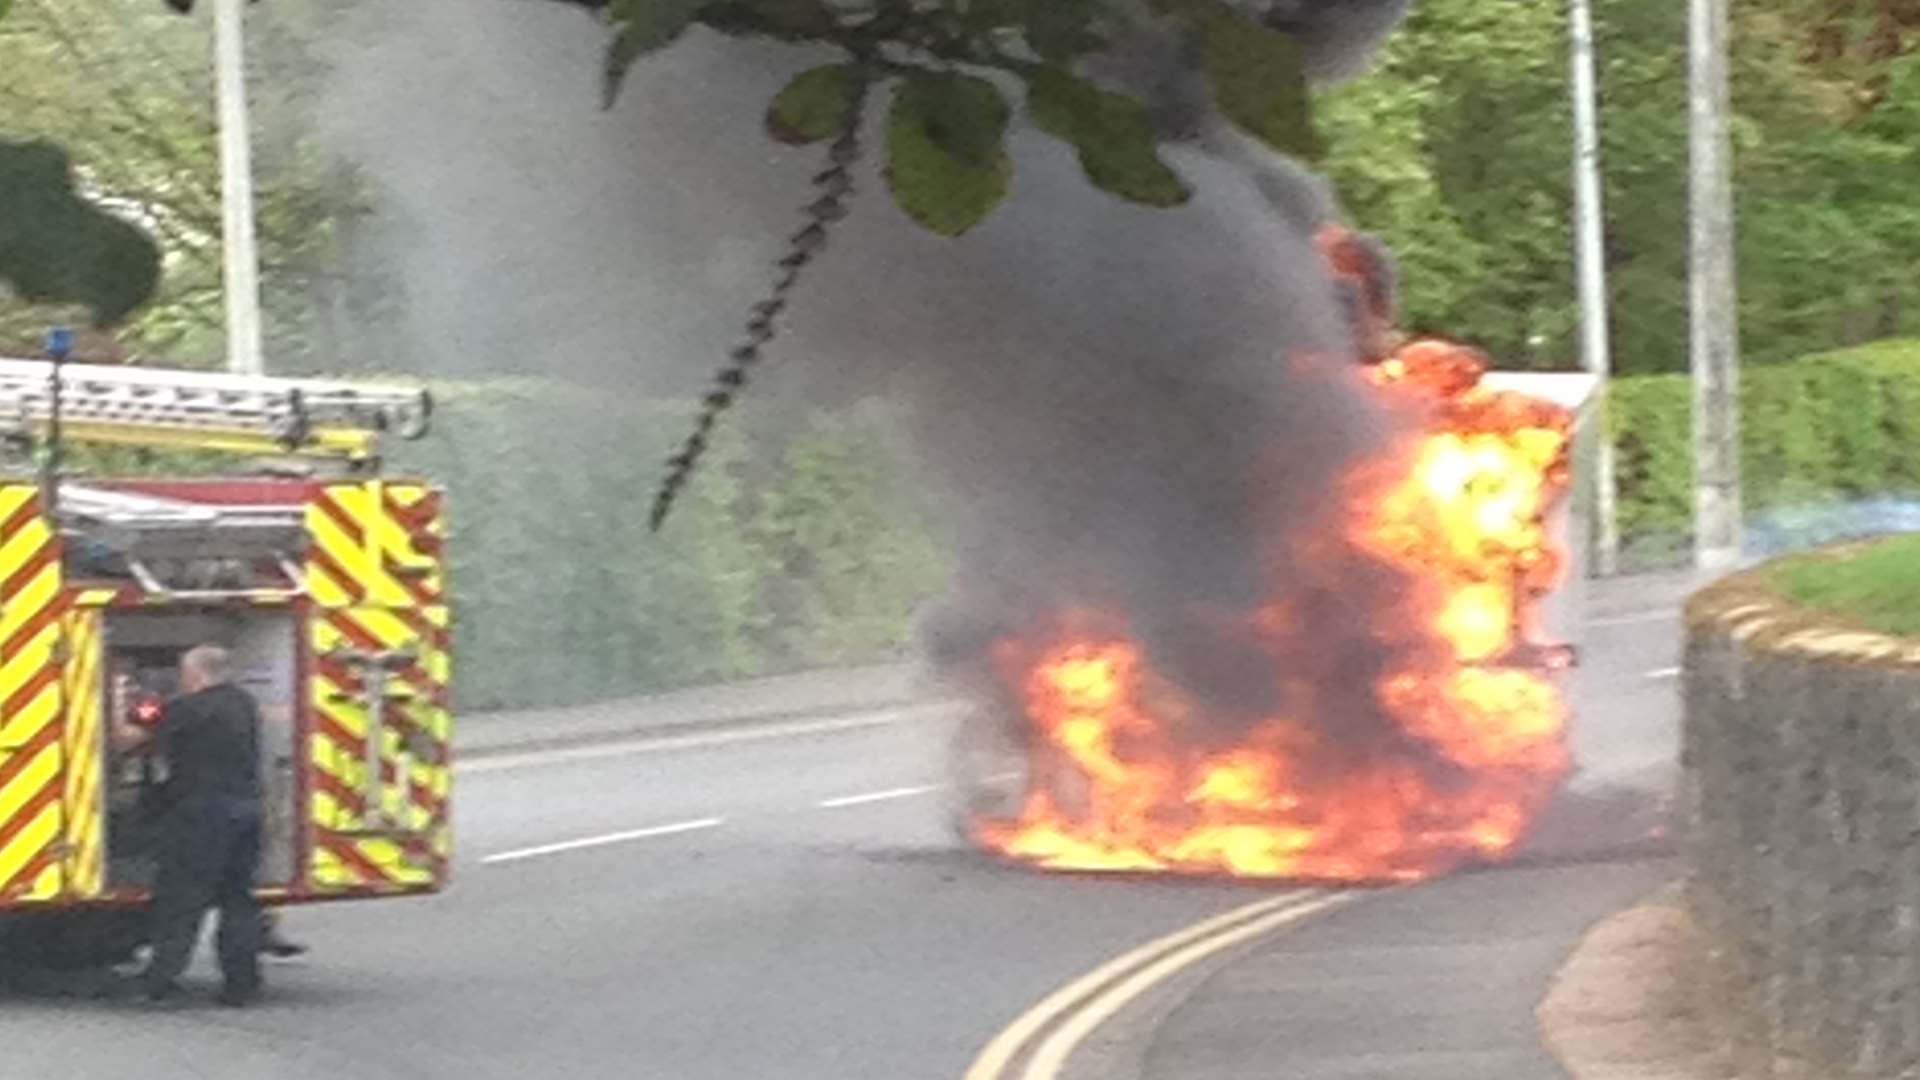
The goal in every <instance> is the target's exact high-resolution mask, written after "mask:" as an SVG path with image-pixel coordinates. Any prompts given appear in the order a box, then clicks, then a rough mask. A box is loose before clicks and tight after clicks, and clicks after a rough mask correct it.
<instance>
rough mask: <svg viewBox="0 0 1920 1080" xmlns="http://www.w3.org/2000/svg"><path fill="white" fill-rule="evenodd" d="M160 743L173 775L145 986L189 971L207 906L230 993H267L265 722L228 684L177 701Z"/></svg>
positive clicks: (162, 984) (164, 988) (160, 986)
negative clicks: (259, 874) (214, 915)
mask: <svg viewBox="0 0 1920 1080" xmlns="http://www.w3.org/2000/svg"><path fill="white" fill-rule="evenodd" d="M161 737H162V739H163V740H164V746H165V750H166V754H167V762H168V766H169V770H170V771H169V775H168V778H167V782H166V785H165V789H164V795H163V797H162V799H161V806H162V810H161V824H160V839H159V856H160V866H159V873H158V877H157V879H156V881H155V883H154V892H153V959H152V961H151V962H150V963H149V964H148V966H147V971H146V975H145V983H146V990H147V992H148V993H149V994H151V995H154V996H162V995H164V994H166V993H168V992H170V991H171V990H172V989H173V986H174V980H176V979H178V978H179V977H180V974H181V973H182V972H183V971H185V970H186V967H187V962H188V960H189V959H191V957H192V955H193V947H194V944H195V942H196V941H197V940H198V938H199V936H200V925H201V922H202V920H203V918H204V917H205V915H206V912H207V909H208V908H211V907H218V908H219V909H220V938H219V950H220V969H221V972H222V974H223V975H224V976H225V977H226V996H228V997H229V998H236V999H243V998H247V997H251V996H252V995H253V994H254V993H256V992H257V991H258V990H259V988H260V946H261V929H262V915H261V911H260V905H259V902H258V901H256V900H255V899H254V896H253V879H254V874H255V872H256V871H257V870H258V868H259V865H260V830H261V819H262V816H263V809H262V805H261V796H260V718H259V713H258V711H257V710H256V709H255V707H254V703H253V699H252V698H251V697H249V696H248V695H247V692H246V691H244V690H242V689H240V688H239V687H237V686H233V685H231V684H226V683H223V684H221V685H218V686H212V687H208V688H207V689H205V690H201V691H199V692H198V693H194V694H189V695H187V696H185V697H181V698H177V699H175V700H174V701H173V702H172V703H171V704H170V705H168V707H167V715H166V719H165V721H164V722H163V724H162V727H161Z"/></svg>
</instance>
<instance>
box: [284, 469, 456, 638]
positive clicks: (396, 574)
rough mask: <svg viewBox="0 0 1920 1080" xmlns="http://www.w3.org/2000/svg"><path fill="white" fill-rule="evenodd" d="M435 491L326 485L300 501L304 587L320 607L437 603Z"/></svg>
mask: <svg viewBox="0 0 1920 1080" xmlns="http://www.w3.org/2000/svg"><path fill="white" fill-rule="evenodd" d="M440 503H441V500H440V494H439V492H437V491H434V490H433V489H431V488H428V487H424V486H421V485H418V484H389V483H384V482H381V481H377V480H376V481H369V482H367V483H362V484H330V485H328V486H326V487H325V488H323V489H321V490H320V491H319V492H318V493H316V494H315V495H314V496H313V499H312V501H311V502H309V503H308V506H307V535H308V537H309V538H310V539H311V541H312V543H311V544H310V545H309V546H308V551H307V580H308V591H309V593H310V594H311V595H312V597H313V599H314V601H315V602H316V603H319V604H321V605H322V606H324V607H359V606H376V607H386V608H403V607H424V606H429V605H433V604H438V603H440V602H441V596H442V592H443V589H444V584H445V583H444V582H443V580H442V571H441V565H440V554H441V549H442V547H443V545H444V538H445V527H444V523H443V522H442V520H441V514H440Z"/></svg>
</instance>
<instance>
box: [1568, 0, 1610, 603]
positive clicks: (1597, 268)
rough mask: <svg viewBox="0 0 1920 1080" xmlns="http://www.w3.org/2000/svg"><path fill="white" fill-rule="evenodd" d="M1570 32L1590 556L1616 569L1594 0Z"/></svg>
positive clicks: (1580, 2) (1574, 12)
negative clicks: (1589, 380) (1589, 452)
mask: <svg viewBox="0 0 1920 1080" xmlns="http://www.w3.org/2000/svg"><path fill="white" fill-rule="evenodd" d="M1567 16H1568V18H1567V22H1568V36H1569V37H1570V38H1571V39H1572V52H1573V56H1572V65H1573V191H1574V238H1575V249H1576V252H1577V262H1578V266H1579V275H1580V363H1581V366H1582V367H1584V368H1585V369H1586V370H1587V371H1588V372H1589V373H1590V374H1592V375H1594V376H1595V377H1596V378H1597V379H1598V380H1599V384H1598V387H1597V388H1596V390H1595V399H1594V411H1593V420H1592V422H1593V423H1594V424H1595V425H1597V427H1598V429H1599V430H1598V431H1597V432H1596V433H1595V435H1594V443H1593V445H1594V463H1593V505H1592V507H1591V508H1590V509H1591V512H1592V514H1593V545H1594V548H1593V562H1594V570H1595V572H1596V573H1598V574H1600V575H1601V576H1606V575H1609V574H1612V573H1614V572H1615V571H1616V570H1618V569H1619V562H1620V533H1619V526H1618V523H1617V522H1616V521H1615V519H1614V503H1615V501H1616V497H1617V492H1616V490H1615V487H1614V484H1615V479H1614V475H1613V433H1612V432H1611V431H1610V430H1609V429H1608V421H1607V384H1608V381H1609V380H1610V379H1611V378H1612V375H1613V357H1612V350H1611V346H1610V344H1609V342H1608V340H1607V270H1606V256H1605V251H1604V247H1603V231H1604V229H1605V225H1606V217H1605V214H1604V212H1603V207H1602V203H1601V189H1600V133H1599V128H1600V123H1599V119H1598V117H1597V115H1596V109H1595V107H1594V97H1595V89H1594V74H1593V7H1592V3H1591V0H1568V5H1567Z"/></svg>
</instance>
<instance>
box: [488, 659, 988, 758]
mask: <svg viewBox="0 0 1920 1080" xmlns="http://www.w3.org/2000/svg"><path fill="white" fill-rule="evenodd" d="M949 698H950V695H948V694H945V693H943V692H942V691H941V689H940V688H939V687H938V686H937V685H935V684H934V682H933V681H932V680H931V679H930V678H928V677H927V676H926V675H925V674H924V672H923V671H922V670H921V669H920V668H919V667H918V666H917V665H913V664H905V663H901V664H881V665H873V666H869V667H860V668H841V669H831V670H824V671H808V672H801V673H798V674H792V675H777V676H770V677H767V678H762V679H754V680H750V681H747V682H738V683H728V684H724V685H719V686H705V687H695V688H690V689H686V690H676V691H672V692H669V693H663V694H652V695H647V696H644V697H635V698H626V699H621V700H618V701H609V702H598V703H594V704H590V705H579V706H571V707H567V708H553V709H519V710H505V711H499V712H484V713H475V714H471V715H463V716H462V717H461V718H460V721H459V726H458V728H457V730H456V734H455V737H454V738H455V750H456V753H457V754H458V755H459V756H460V757H461V758H463V759H475V758H486V757H490V756H497V755H504V754H518V753H527V752H530V751H540V750H553V749H562V748H568V747H575V746H585V745H592V744H595V743H606V742H623V741H627V740H633V739H649V738H656V737H658V738H667V737H671V736H676V735H686V734H692V733H698V732H706V731H722V730H726V729H732V728H748V727H759V726H763V725H774V724H783V723H795V722H800V721H805V720H813V719H826V718H830V717H834V716H844V715H853V714H861V713H877V712H884V711H886V710H889V709H899V708H908V707H912V706H918V705H931V704H939V703H942V702H944V701H946V700H948V699H949Z"/></svg>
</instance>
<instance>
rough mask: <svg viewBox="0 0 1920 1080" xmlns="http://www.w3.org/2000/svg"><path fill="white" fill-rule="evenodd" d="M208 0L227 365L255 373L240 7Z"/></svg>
mask: <svg viewBox="0 0 1920 1080" xmlns="http://www.w3.org/2000/svg"><path fill="white" fill-rule="evenodd" d="M246 3H247V0H214V3H213V43H214V49H213V55H214V71H215V80H214V82H215V86H216V88H217V92H218V96H219V116H220V207H221V220H222V230H223V233H222V252H223V254H224V256H225V265H226V302H227V370H229V371H231V372H233V373H235V374H237V375H260V374H263V373H264V372H265V370H266V369H265V367H264V366H263V365H262V363H261V359H260V352H261V348H260V269H259V267H260V262H259V255H258V252H257V250H256V247H255V242H254V234H253V161H252V152H251V146H250V139H251V132H250V129H249V127H248V124H247V76H246V53H245V30H244V16H243V9H244V7H245V5H246Z"/></svg>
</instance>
